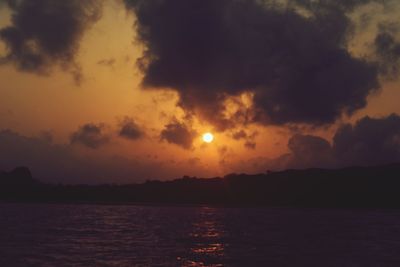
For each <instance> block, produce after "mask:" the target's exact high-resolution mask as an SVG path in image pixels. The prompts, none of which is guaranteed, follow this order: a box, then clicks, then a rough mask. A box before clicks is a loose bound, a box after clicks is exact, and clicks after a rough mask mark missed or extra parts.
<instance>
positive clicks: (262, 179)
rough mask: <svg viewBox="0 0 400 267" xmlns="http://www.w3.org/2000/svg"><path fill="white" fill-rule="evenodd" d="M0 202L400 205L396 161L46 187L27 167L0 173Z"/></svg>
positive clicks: (49, 185) (327, 205)
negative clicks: (120, 183) (329, 168)
mask: <svg viewBox="0 0 400 267" xmlns="http://www.w3.org/2000/svg"><path fill="white" fill-rule="evenodd" d="M0 186H1V188H0V201H27V202H63V203H65V202H67V203H99V202H100V203H149V204H165V205H171V204H189V205H192V204H195V205H198V204H204V205H223V206H301V207H370V208H374V207H387V208H400V164H391V165H385V166H376V167H350V168H344V169H338V170H327V169H307V170H286V171H281V172H268V173H266V174H256V175H247V174H230V175H227V176H225V177H222V178H219V177H217V178H208V179H204V178H190V177H183V178H180V179H176V180H172V181H165V182H161V181H148V182H146V183H143V184H128V185H51V184H42V183H39V182H37V181H36V180H34V179H32V177H31V175H30V172H29V170H28V169H27V168H18V169H16V170H14V171H12V172H10V173H4V172H3V173H2V174H0Z"/></svg>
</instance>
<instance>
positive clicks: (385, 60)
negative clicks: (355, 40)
mask: <svg viewBox="0 0 400 267" xmlns="http://www.w3.org/2000/svg"><path fill="white" fill-rule="evenodd" d="M374 44H375V52H376V55H377V56H378V60H379V63H380V70H381V72H382V74H383V75H386V76H389V77H396V76H397V75H398V73H399V63H400V42H399V41H397V40H396V39H395V36H394V35H393V34H392V33H390V32H388V31H385V30H383V31H380V32H379V33H378V35H377V36H376V37H375V42H374Z"/></svg>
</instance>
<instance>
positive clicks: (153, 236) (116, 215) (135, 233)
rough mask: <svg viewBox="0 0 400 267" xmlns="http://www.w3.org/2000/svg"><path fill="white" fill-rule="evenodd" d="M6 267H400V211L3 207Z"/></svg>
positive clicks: (0, 250)
mask: <svg viewBox="0 0 400 267" xmlns="http://www.w3.org/2000/svg"><path fill="white" fill-rule="evenodd" d="M0 266H4V267H13V266H23V267H25V266H28V267H29V266H40V267H46V266H52V267H53V266H85V267H86V266H246V267H247V266H374V267H375V266H400V210H335V209H332V210H329V209H326V210H324V209H290V208H246V209H244V208H212V207H150V206H107V205H44V204H29V205H28V204H0Z"/></svg>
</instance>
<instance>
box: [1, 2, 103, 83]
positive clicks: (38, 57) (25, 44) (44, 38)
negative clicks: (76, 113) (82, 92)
mask: <svg viewBox="0 0 400 267" xmlns="http://www.w3.org/2000/svg"><path fill="white" fill-rule="evenodd" d="M6 2H7V3H8V7H9V8H10V9H11V14H12V17H11V25H10V26H7V27H5V28H2V29H1V30H0V40H1V41H3V42H4V43H5V44H6V46H7V49H8V52H7V54H6V55H5V57H3V58H2V59H1V62H3V63H14V64H15V65H16V67H17V68H18V69H19V70H21V71H27V72H33V73H39V74H48V73H49V72H50V71H51V68H52V67H53V66H54V65H58V66H60V67H61V68H62V69H64V70H66V71H69V72H71V73H72V74H73V75H74V78H75V80H76V82H79V81H80V79H81V70H80V67H79V65H78V64H77V63H76V61H75V55H76V53H77V52H78V50H79V42H80V40H81V38H82V36H83V34H84V32H85V30H87V28H88V27H89V26H90V25H92V24H93V23H94V22H95V21H97V20H98V19H99V18H100V12H101V7H100V5H101V1H99V0H85V1H80V0H68V1H64V0H35V1H32V0H8V1H6Z"/></svg>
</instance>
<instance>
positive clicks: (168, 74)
mask: <svg viewBox="0 0 400 267" xmlns="http://www.w3.org/2000/svg"><path fill="white" fill-rule="evenodd" d="M125 2H126V5H127V6H128V7H130V8H132V9H133V10H134V11H135V13H136V16H137V23H136V27H137V31H138V38H139V40H140V41H141V42H143V43H144V44H145V47H146V49H145V52H144V55H143V57H142V58H141V59H140V61H139V65H140V66H141V68H142V70H143V71H144V74H145V75H144V79H143V84H144V85H145V86H147V87H156V88H157V87H160V88H163V87H169V88H173V89H175V90H177V91H178V93H179V95H180V102H179V105H180V106H181V107H183V108H184V109H185V110H186V111H187V112H189V113H195V114H196V115H198V116H200V117H202V118H203V119H206V120H208V121H209V122H211V123H213V124H214V125H215V126H216V128H217V129H219V130H224V129H226V128H228V127H233V126H234V122H232V121H230V120H229V119H230V118H227V117H226V116H225V115H224V114H225V109H224V105H223V102H224V100H225V99H226V97H228V96H235V95H238V94H240V93H242V92H245V91H252V92H254V103H255V107H254V108H255V110H256V112H257V113H256V115H255V116H253V118H252V121H256V122H262V123H266V124H270V123H273V124H285V123H309V124H324V123H331V122H333V121H334V120H335V119H336V118H338V117H339V116H340V115H341V114H342V113H346V114H349V115H350V114H352V113H353V112H355V111H356V110H358V109H360V108H363V107H365V105H366V97H367V96H368V95H369V94H370V93H371V92H372V91H375V90H377V88H378V87H379V85H378V81H377V73H378V71H377V68H376V66H375V65H373V64H369V63H367V62H365V61H364V60H362V59H357V58H354V57H353V56H352V55H350V54H349V52H348V51H347V50H346V48H345V45H346V40H347V37H348V34H349V28H350V26H351V22H350V21H349V18H348V16H346V14H345V13H346V12H347V11H348V10H351V8H354V7H355V6H356V5H357V4H360V3H364V2H365V1H349V2H347V1H339V2H338V4H336V5H334V4H333V3H335V1H319V2H321V3H326V4H324V5H322V4H320V5H319V6H318V8H314V7H313V9H312V10H311V9H310V10H311V11H312V13H313V14H316V15H313V16H309V17H306V16H302V15H300V14H299V13H298V12H297V11H296V10H294V9H291V8H279V7H275V6H274V5H273V4H271V3H272V2H269V1H257V0H246V1H245V0H220V1H214V0H175V1H165V0H125ZM298 2H303V3H302V6H303V8H310V7H307V3H311V1H298ZM312 2H315V1H312ZM297 5H298V6H299V3H297Z"/></svg>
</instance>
